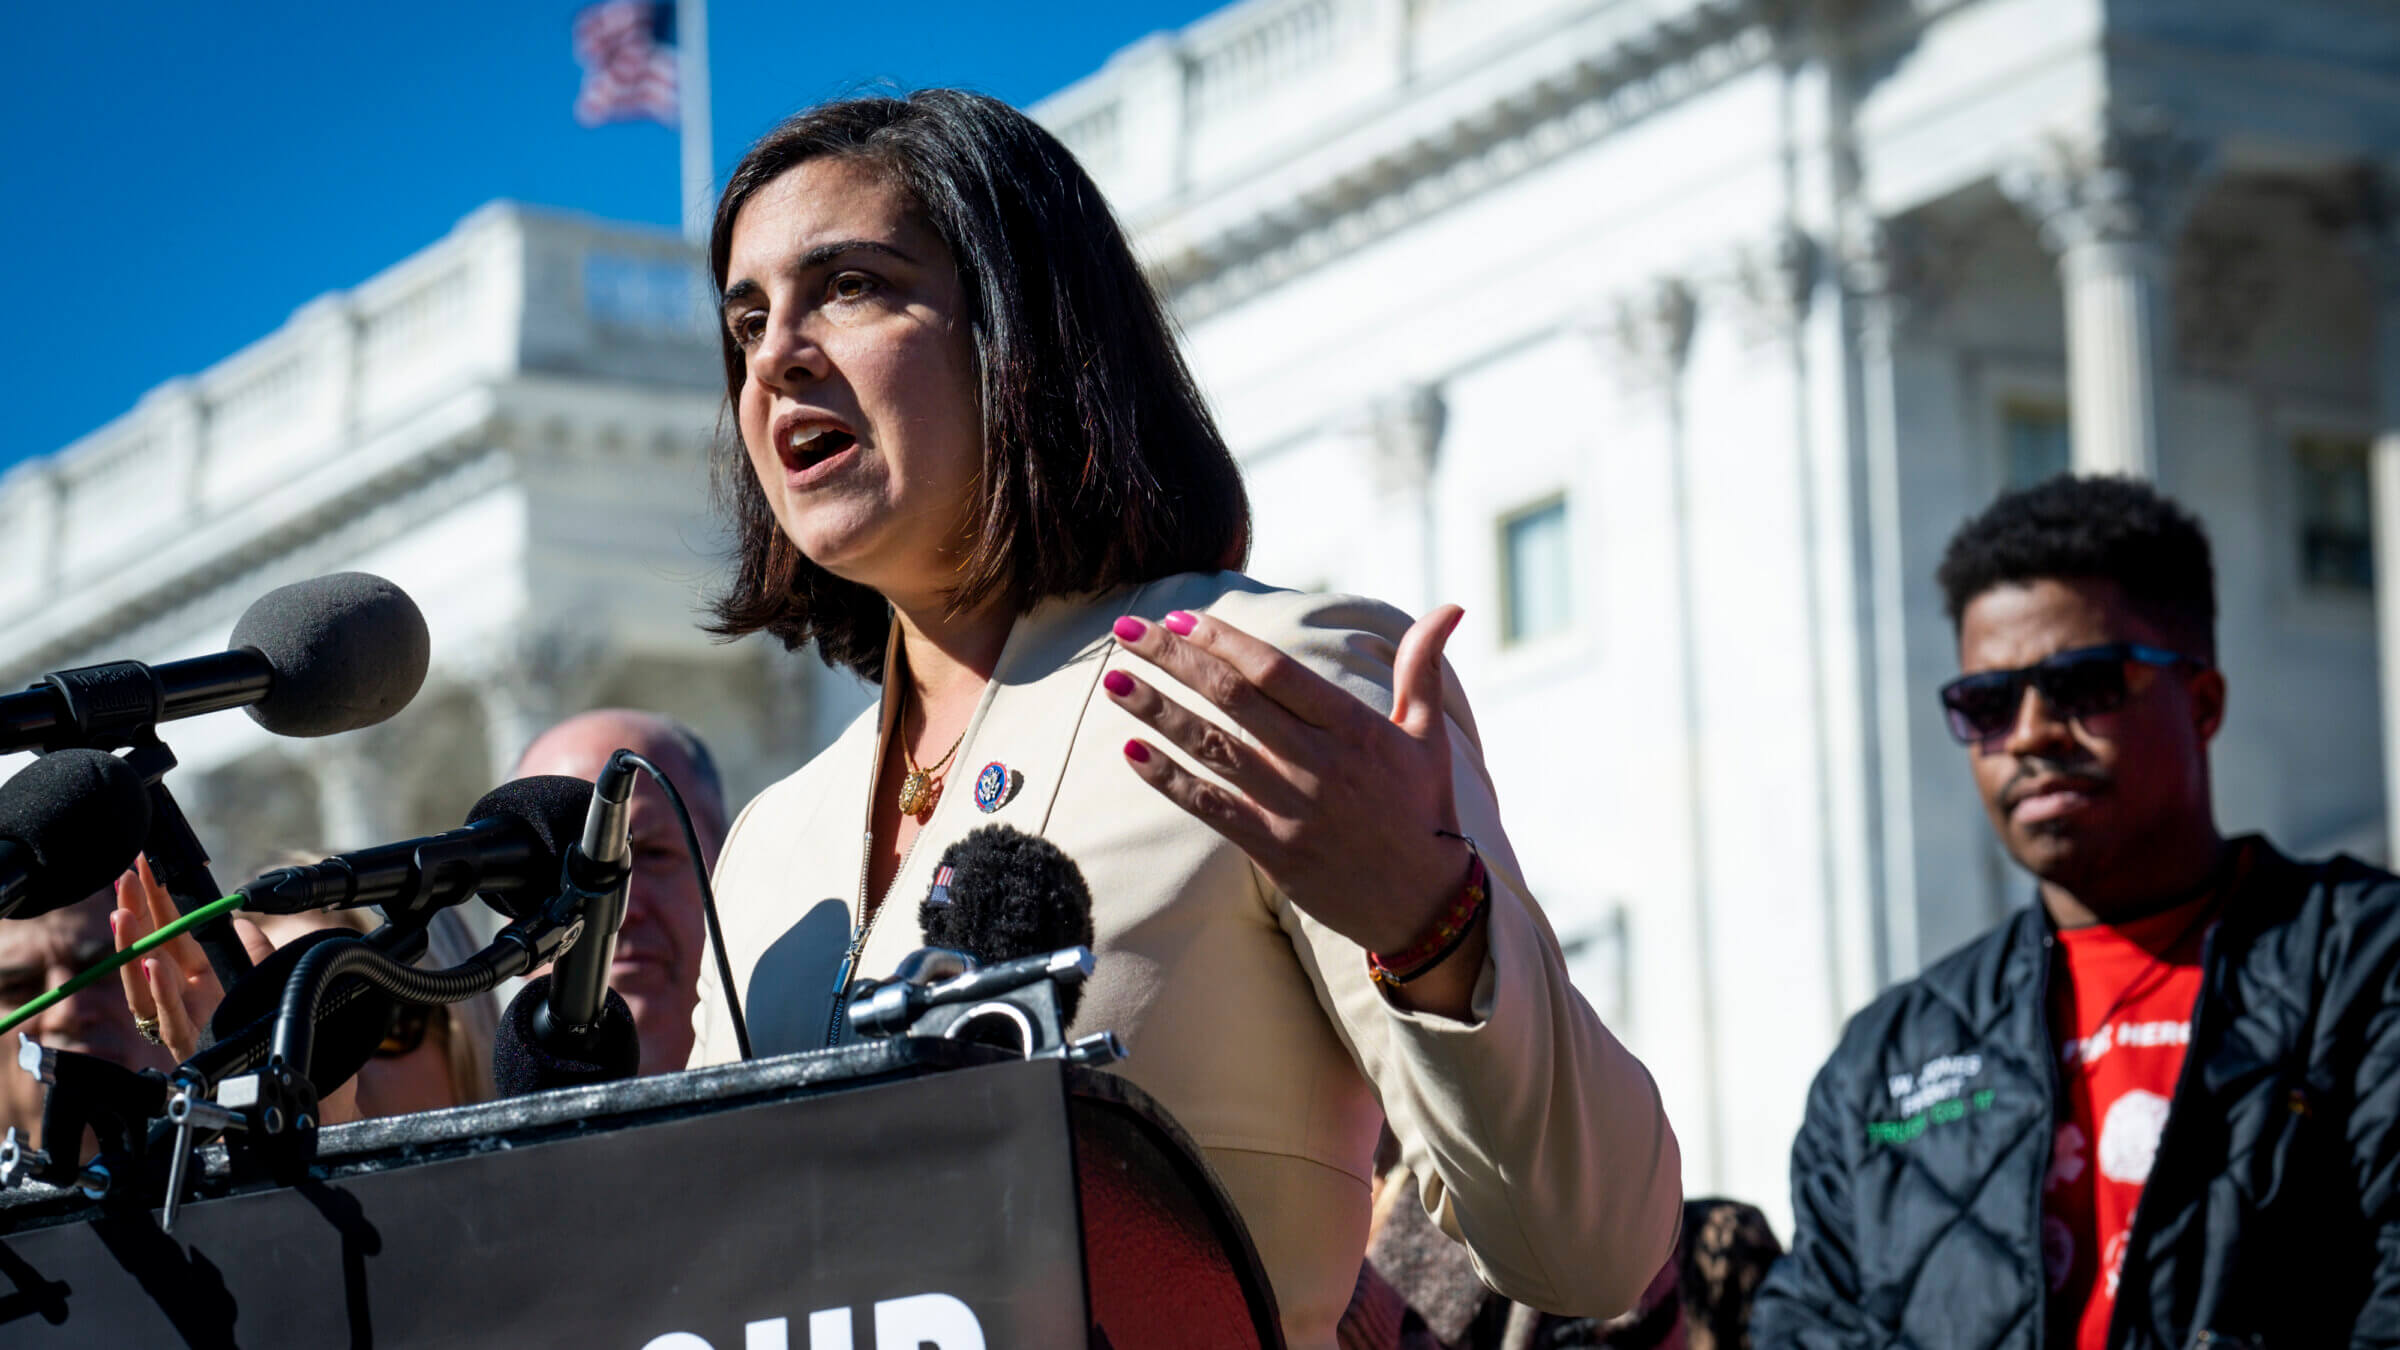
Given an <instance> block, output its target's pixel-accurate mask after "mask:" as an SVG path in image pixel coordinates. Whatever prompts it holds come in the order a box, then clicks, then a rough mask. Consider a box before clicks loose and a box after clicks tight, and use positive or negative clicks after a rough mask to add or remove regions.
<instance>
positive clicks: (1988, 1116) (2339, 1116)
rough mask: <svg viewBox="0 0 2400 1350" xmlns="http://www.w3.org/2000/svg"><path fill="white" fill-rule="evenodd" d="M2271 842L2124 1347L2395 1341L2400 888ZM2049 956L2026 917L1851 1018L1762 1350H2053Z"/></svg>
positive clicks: (1829, 1076) (2153, 1227) (2042, 933)
mask: <svg viewBox="0 0 2400 1350" xmlns="http://www.w3.org/2000/svg"><path fill="white" fill-rule="evenodd" d="M2253 842H2255V847H2256V848H2257V850H2258V851H2257V853H2256V854H2255V855H2253V862H2252V865H2251V866H2250V868H2249V869H2248V872H2247V876H2246V879H2245V882H2244V884H2243V886H2242V889H2241V891H2240V893H2239V894H2237V895H2236V896H2234V897H2233V898H2232V899H2231V900H2230V901H2229V902H2228V904H2227V906H2226V909H2225V915H2224V919H2223V921H2222V922H2221V923H2220V924H2219V925H2218V927H2217V930H2216V932H2215V934H2214V935H2213V936H2212V937H2211V938H2210V940H2209V942H2208V944H2207V948H2206V950H2205V952H2204V954H2203V956H2202V970H2203V972H2204V973H2203V978H2202V986H2201V995H2200V1002H2199V1005H2198V1006H2197V1008H2196V1009H2195V1010H2194V1013H2193V1021H2192V1040H2191V1047H2190V1049H2189V1050H2188V1051H2187V1052H2186V1054H2185V1058H2184V1065H2183V1073H2182V1077H2181V1078H2180V1079H2179V1080H2178V1081H2177V1084H2176V1088H2175V1095H2174V1098H2173V1105H2172V1108H2171V1110H2170V1112H2169V1115H2168V1119H2167V1125H2166V1132H2165V1134H2164V1136H2163V1137H2162V1138H2161V1139H2160V1141H2159V1148H2158V1156H2157V1159H2156V1161H2155V1162H2154V1163H2153V1165H2152V1167H2151V1170H2150V1178H2149V1181H2148V1182H2147V1183H2146V1184H2145V1186H2144V1189H2143V1191H2142V1199H2141V1205H2140V1208H2139V1209H2138V1210H2137V1211H2136V1213H2135V1216H2134V1224H2133V1231H2132V1236H2131V1244H2132V1245H2131V1247H2130V1248H2129V1250H2128V1251H2127V1254H2126V1257H2125V1263H2124V1267H2123V1275H2122V1283H2121V1285H2120V1286H2119V1288H2120V1292H2119V1294H2118V1297H2117V1308H2116V1320H2115V1322H2114V1323H2113V1325H2112V1326H2111V1329H2110V1337H2109V1343H2110V1345H2111V1346H2112V1347H2116V1348H2117V1350H2154V1348H2155V1350H2183V1348H2184V1347H2190V1346H2222V1347H2236V1346H2253V1347H2260V1348H2261V1350H2281V1347H2287V1346H2289V1347H2307V1348H2308V1350H2316V1348H2317V1347H2340V1346H2395V1345H2400V1132H2396V1131H2395V1128H2394V1127H2395V1125H2400V878H2394V877H2393V876H2391V875H2390V874H2388V873H2384V872H2380V871H2377V870H2375V869H2373V868H2371V867H2368V866H2366V865H2364V864H2362V863H2358V862H2354V861H2351V860H2350V859H2347V858H2337V859H2334V860H2333V861H2331V862H2327V863H2318V864H2300V863H2294V862H2292V861H2290V860H2289V859H2286V858H2284V857H2282V856H2281V855H2279V854H2277V853H2275V852H2274V850H2273V849H2271V848H2269V847H2267V846H2266V845H2265V844H2264V843H2263V842H2256V841H2245V843H2253ZM2055 943H2056V939H2055V937H2054V935H2053V930H2052V927H2051V925H2050V921H2049V919H2048V917H2047V915H2046V914H2044V912H2043V911H2042V908H2041V906H2039V905H2035V906H2033V907H2032V908H2031V909H2029V910H2028V911H2026V912H2025V913H2022V914H2019V915H2018V916H2017V917H2016V918H2015V919H2014V920H2012V921H2011V922H2009V923H2008V924H2006V925H2004V926H2003V927H2001V928H2000V929H1998V930H1997V931H1995V932H1993V933H1990V934H1988V935H1986V936H1985V937H1983V938H1980V939H1978V940H1977V941H1975V942H1973V943H1971V944H1969V945H1968V946H1967V947H1965V948H1963V949H1961V950H1960V951H1958V952H1956V953H1953V954H1952V955H1950V956H1949V957H1947V958H1945V959H1944V960H1943V961H1942V962H1941V963H1940V964H1938V965H1935V966H1934V967H1933V968H1931V969H1930V970H1927V971H1926V972H1925V973H1924V974H1923V975H1921V976H1919V977H1918V978H1917V979H1915V980H1911V981H1910V982H1908V983H1907V984H1904V985H1900V986H1898V987H1896V988H1894V989H1892V990H1890V991H1888V992H1887V993H1885V994H1884V996H1883V997H1882V998H1880V999H1878V1000H1876V1001H1875V1003H1874V1004H1872V1005H1871V1006H1869V1007H1868V1008H1867V1009H1866V1010H1865V1011H1864V1012H1861V1013H1860V1014H1859V1015H1858V1016H1857V1017H1855V1018H1853V1019H1851V1022H1850V1025H1849V1028H1848V1029H1847V1030H1846V1031H1845V1032H1844V1033H1843V1036H1842V1043H1841V1046H1840V1048H1839V1049H1837V1050H1835V1051H1834V1054H1833V1058H1832V1059H1831V1060H1829V1061H1828V1062H1827V1063H1826V1065H1825V1068H1824V1071H1823V1072H1821V1073H1819V1074H1818V1075H1817V1080H1816V1084H1815V1086H1814V1087H1813V1088H1812V1089H1811V1090H1810V1092H1809V1099H1808V1115H1807V1119H1806V1120H1805V1121H1804V1122H1803V1123H1802V1125H1801V1127H1800V1136H1799V1139H1798V1140H1797V1142H1795V1144H1794V1145H1793V1148H1792V1202H1793V1210H1794V1216H1795V1232H1794V1235H1793V1239H1794V1240H1793V1244H1792V1252H1791V1255H1789V1256H1787V1257H1785V1258H1784V1260H1783V1261H1782V1262H1781V1263H1780V1264H1778V1265H1777V1266H1776V1268H1775V1270H1774V1271H1773V1273H1771V1274H1770V1275H1769V1276H1768V1277H1767V1282H1766V1284H1765V1285H1764V1286H1763V1287H1762V1288H1761V1289H1760V1291H1759V1298H1758V1307H1757V1311H1756V1314H1755V1318H1754V1320H1753V1322H1752V1323H1751V1335H1752V1340H1753V1343H1754V1344H1755V1345H1757V1346H1759V1347H1760V1348H1761V1350H1769V1348H1770V1347H1774V1348H1781V1347H1809V1348H1811V1350H1820V1348H1825V1347H1835V1346H1840V1347H1858V1346H1874V1347H1895V1348H1898V1347H1913V1348H1915V1350H1981V1348H1982V1347H1998V1346H2027V1347H2030V1346H2039V1345H2041V1344H2042V1343H2043V1308H2042V1302H2043V1292H2044V1281H2043V1275H2042V1244H2041V1211H2042V1182H2043V1180H2044V1178H2045V1177H2046V1176H2047V1175H2048V1172H2049V1168H2050V1141H2051V1134H2052V1127H2053V1121H2054V1119H2055V1108H2054V1106H2053V1099H2054V1096H2055V1094H2056V1091H2057V1083H2056V1076H2055V1074H2054V1071H2053V1067H2052V1066H2053V1060H2052V1057H2051V1055H2050V1053H2049V1045H2050V1034H2049V1031H2048V1027H2047V1018H2046V1015H2045V1008H2046V1006H2047V1002H2048V1000H2047V997H2046V986H2047V984H2048V982H2049V976H2050V970H2051V965H2052V959H2053V952H2052V949H2053V947H2054V945H2055Z"/></svg>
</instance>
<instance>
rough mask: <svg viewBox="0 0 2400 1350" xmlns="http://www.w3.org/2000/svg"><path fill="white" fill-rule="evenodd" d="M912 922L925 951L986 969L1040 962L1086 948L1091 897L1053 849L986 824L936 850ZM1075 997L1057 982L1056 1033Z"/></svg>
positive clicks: (1078, 997) (1077, 990) (1068, 985)
mask: <svg viewBox="0 0 2400 1350" xmlns="http://www.w3.org/2000/svg"><path fill="white" fill-rule="evenodd" d="M917 922H918V923H920V924H922V925H923V926H924V929H925V945H926V946H928V947H948V948H952V949H954V950H957V951H962V952H965V953H967V954H968V955H969V956H972V957H974V958H975V960H976V961H977V963H978V964H980V965H983V966H986V967H990V966H999V965H1006V964H1008V963H1011V962H1017V961H1022V960H1025V959H1027V958H1046V957H1048V956H1049V955H1050V954H1051V953H1053V952H1056V951H1059V950H1061V949H1062V948H1067V947H1089V946H1091V945H1092V890H1091V887H1090V886H1088V885H1086V884H1085V883H1084V880H1083V869H1082V868H1080V867H1077V866H1076V865H1075V860H1074V859H1073V858H1070V857H1068V856H1067V855H1066V854H1065V853H1062V852H1060V851H1059V848H1058V845H1056V844H1053V843H1051V842H1050V841H1049V840H1047V839H1044V838H1042V837H1040V836H1039V835H1031V834H1027V833H1025V832H1024V831H1023V830H1019V829H1017V828H1015V827H1013V826H1009V825H986V826H984V827H983V828H982V829H979V830H975V831H973V832H972V833H970V834H968V835H967V836H966V837H965V838H963V839H960V840H959V841H958V842H957V843H955V844H952V845H951V846H950V847H949V848H947V849H945V850H943V851H942V860H941V865H940V866H939V867H937V868H936V869H935V870H934V885H933V888H932V889H931V890H930V891H928V892H927V894H926V896H925V902H924V903H923V904H921V905H919V906H918V907H917ZM961 978H966V977H961ZM1082 997H1083V989H1082V987H1081V985H1080V984H1079V983H1075V982H1070V981H1066V980H1061V981H1060V982H1059V991H1058V1020H1059V1023H1060V1024H1061V1025H1062V1026H1063V1025H1065V1024H1067V1023H1070V1022H1072V1021H1074V1020H1075V1008H1076V1005H1077V1004H1078V1003H1080V1002H1081V1001H1082Z"/></svg>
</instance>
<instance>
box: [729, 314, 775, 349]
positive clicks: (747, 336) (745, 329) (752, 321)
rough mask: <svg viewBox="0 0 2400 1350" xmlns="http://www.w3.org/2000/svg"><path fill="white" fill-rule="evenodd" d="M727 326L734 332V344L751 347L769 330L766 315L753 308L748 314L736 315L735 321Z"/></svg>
mask: <svg viewBox="0 0 2400 1350" xmlns="http://www.w3.org/2000/svg"><path fill="white" fill-rule="evenodd" d="M726 326H727V327H728V328H729V329H731V330H732V332H733V345H734V346H736V347H749V346H753V345H755V344H756V343H757V342H758V339H759V337H760V335H762V334H764V333H765V332H766V331H767V320H766V316H764V315H762V314H760V313H758V312H757V311H756V310H752V311H751V312H750V313H747V314H737V315H735V316H734V319H733V322H732V323H730V324H728V325H726Z"/></svg>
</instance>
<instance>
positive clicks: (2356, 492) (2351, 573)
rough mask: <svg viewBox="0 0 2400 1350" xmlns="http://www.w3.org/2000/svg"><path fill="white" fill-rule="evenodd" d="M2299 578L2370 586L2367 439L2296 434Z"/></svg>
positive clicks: (2327, 586) (2316, 584)
mask: <svg viewBox="0 0 2400 1350" xmlns="http://www.w3.org/2000/svg"><path fill="white" fill-rule="evenodd" d="M2292 458H2293V461H2294V464H2295V467H2296V468H2297V470H2298V473H2299V480H2300V486H2299V493H2298V497H2299V505H2300V579H2301V581H2302V582H2304V583H2306V584H2307V585H2308V586H2309V587H2310V588H2312V589H2315V590H2325V591H2348V592H2352V593H2355V594H2362V595H2363V594H2366V593H2368V592H2370V591H2372V590H2374V589H2375V533H2374V503H2373V502H2372V500H2371V493H2372V489H2371V488H2370V487H2369V486H2368V482H2367V442H2366V441H2365V440H2364V439H2362V438H2360V437H2356V436H2316V435H2309V436H2299V437H2296V438H2294V439H2293V441H2292Z"/></svg>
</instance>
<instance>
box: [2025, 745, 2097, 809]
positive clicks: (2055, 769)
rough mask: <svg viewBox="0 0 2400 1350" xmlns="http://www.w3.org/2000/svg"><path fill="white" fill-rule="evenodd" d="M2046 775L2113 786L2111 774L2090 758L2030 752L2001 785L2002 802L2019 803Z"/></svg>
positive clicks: (2047, 776)
mask: <svg viewBox="0 0 2400 1350" xmlns="http://www.w3.org/2000/svg"><path fill="white" fill-rule="evenodd" d="M2045 778H2068V779H2073V780H2074V781H2076V782H2079V783H2089V784H2091V785H2092V786H2094V787H2099V788H2106V787H2109V786H2111V781H2110V776H2109V775H2108V774H2107V773H2106V772H2104V771H2103V770H2102V769H2100V767H2099V766H2097V765H2095V764H2093V763H2091V762H2090V761H2088V760H2085V761H2081V762H2078V763H2072V764H2070V763H2068V762H2066V761H2064V760H2056V759H2046V758H2043V757H2041V756H2038V755H2035V756H2028V757H2026V758H2023V759H2020V760H2018V761H2017V771H2016V772H2015V773H2013V774H2011V775H2009V779H2008V784H2007V786H2005V787H2003V788H2001V789H2000V802H2001V804H2002V805H2003V806H2014V805H2016V804H2017V802H2018V801H2019V800H2020V799H2021V798H2023V797H2024V796H2025V794H2026V793H2027V792H2028V791H2029V790H2031V788H2032V787H2033V785H2034V784H2035V783H2038V782H2040V781H2041V780H2043V779H2045Z"/></svg>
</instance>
